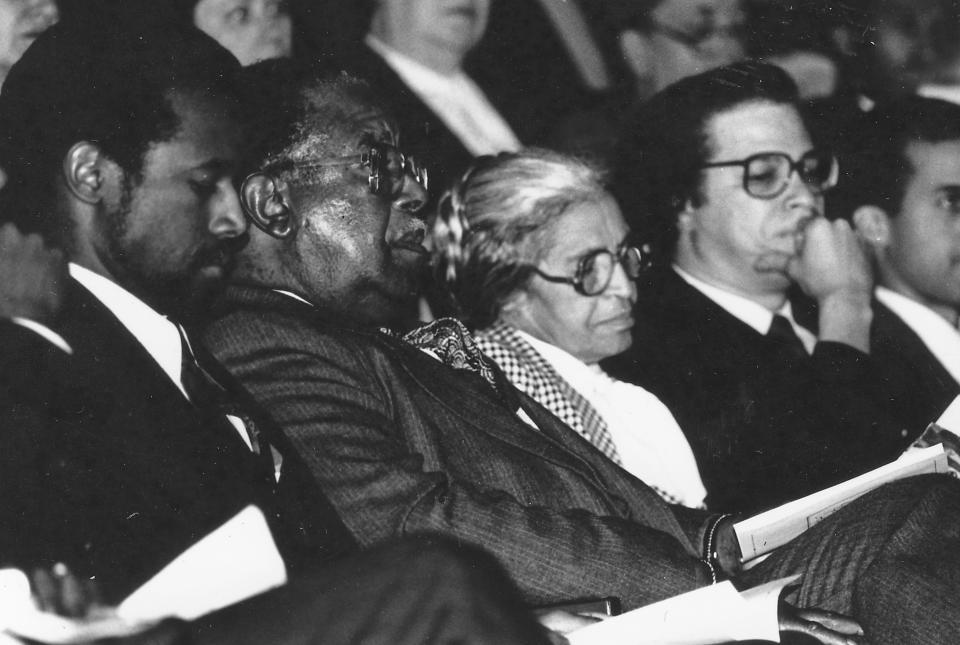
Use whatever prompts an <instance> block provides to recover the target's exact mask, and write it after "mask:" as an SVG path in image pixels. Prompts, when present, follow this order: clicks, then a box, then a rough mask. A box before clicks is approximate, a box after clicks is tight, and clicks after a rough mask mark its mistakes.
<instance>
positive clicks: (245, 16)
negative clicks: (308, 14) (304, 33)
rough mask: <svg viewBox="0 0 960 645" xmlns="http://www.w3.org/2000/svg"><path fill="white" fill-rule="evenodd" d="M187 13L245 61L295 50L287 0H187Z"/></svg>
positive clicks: (184, 4)
mask: <svg viewBox="0 0 960 645" xmlns="http://www.w3.org/2000/svg"><path fill="white" fill-rule="evenodd" d="M180 8H181V11H182V12H183V14H182V15H183V16H184V17H187V18H188V19H189V20H190V21H192V23H193V24H194V25H196V26H197V27H199V28H200V29H201V30H203V31H204V32H206V33H207V35H209V36H211V37H212V38H213V39H214V40H216V41H217V42H218V43H220V45H221V46H222V47H224V48H226V49H227V50H229V51H230V53H231V54H233V55H234V56H236V57H237V60H239V61H240V64H241V65H244V66H246V65H252V64H253V63H256V62H258V61H261V60H267V59H270V58H286V57H289V56H290V55H291V54H292V52H293V21H292V19H291V17H290V12H289V11H288V9H287V3H286V0H185V1H181V2H180Z"/></svg>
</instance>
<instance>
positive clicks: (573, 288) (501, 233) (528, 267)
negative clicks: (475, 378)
mask: <svg viewBox="0 0 960 645" xmlns="http://www.w3.org/2000/svg"><path fill="white" fill-rule="evenodd" d="M432 235H433V244H434V263H435V266H436V269H437V273H438V277H439V279H440V281H441V282H442V283H444V284H445V285H446V287H447V288H448V290H449V293H450V295H451V297H452V299H453V304H454V307H455V309H456V311H457V312H458V313H459V315H460V316H461V317H462V318H463V319H464V321H465V322H466V323H467V324H468V325H469V326H470V327H471V328H473V329H474V330H475V336H476V338H477V342H478V344H479V345H480V348H481V349H482V350H483V351H484V352H485V353H487V354H488V355H489V356H490V357H491V358H493V359H494V360H496V361H497V363H499V365H500V367H501V368H502V369H503V371H504V373H505V374H506V375H507V377H508V378H509V379H510V380H511V381H512V382H513V383H514V385H516V386H517V387H518V388H519V389H521V390H523V391H524V392H526V393H527V394H528V395H530V396H531V397H533V398H534V399H536V400H537V401H538V402H539V403H540V404H541V405H543V406H544V407H546V408H547V409H549V410H550V411H551V412H553V413H554V414H555V415H557V416H558V417H559V418H560V419H562V420H563V421H565V422H566V423H567V424H568V425H570V426H571V427H572V428H573V429H574V430H576V431H577V432H578V433H580V434H581V435H582V436H583V437H584V438H585V439H587V440H589V441H590V442H592V443H593V444H594V445H595V446H596V447H597V448H598V449H599V450H601V451H602V452H603V453H604V454H606V455H607V456H608V457H609V458H610V459H612V460H614V461H616V462H617V463H619V464H620V465H622V466H623V467H624V468H625V469H626V470H627V471H629V472H631V473H632V474H633V475H635V476H637V477H638V478H640V479H642V480H643V481H644V482H646V483H647V484H648V485H650V486H652V487H653V488H655V489H656V490H657V491H658V492H660V493H661V495H662V496H663V497H664V498H665V499H667V500H668V501H672V502H677V503H681V504H684V505H686V506H691V507H696V506H702V505H703V501H704V497H705V495H706V491H705V490H704V488H703V483H702V482H701V481H700V475H699V471H698V469H697V464H696V461H695V460H694V457H693V453H692V452H691V450H690V446H689V445H688V443H687V441H686V439H685V437H684V436H683V433H682V431H681V430H680V428H679V426H678V425H677V422H676V421H675V420H674V418H673V416H672V415H671V414H670V412H669V410H667V408H666V406H664V405H663V404H662V403H661V402H660V401H659V400H658V399H657V398H656V397H655V396H654V395H653V394H651V393H649V392H647V391H646V390H644V389H642V388H640V387H637V386H634V385H630V384H627V383H623V382H621V381H617V380H614V379H612V378H611V377H610V376H608V375H607V374H606V373H604V372H603V370H601V369H600V367H599V366H598V365H597V363H598V362H599V361H600V360H601V359H603V358H607V357H608V356H613V355H614V354H618V353H620V352H622V351H624V350H625V349H627V348H628V347H629V346H630V343H631V328H632V327H633V306H634V303H635V300H636V287H635V285H634V280H635V279H636V278H637V277H639V275H640V272H641V270H642V267H643V263H644V257H643V252H642V251H641V250H640V249H638V248H637V247H635V246H632V245H631V243H630V241H629V239H628V228H627V224H626V222H625V221H624V219H623V216H622V215H621V214H620V209H619V208H618V207H617V204H616V202H614V200H613V198H612V197H611V196H610V194H609V193H608V192H607V190H606V188H605V187H604V185H603V183H602V178H601V176H600V174H599V173H598V172H597V171H596V170H595V169H594V168H592V167H591V166H589V165H587V164H585V163H583V162H581V161H578V160H576V159H574V158H572V157H568V156H565V155H561V154H558V153H554V152H548V151H545V150H527V151H524V152H520V153H504V154H501V155H498V156H496V157H481V158H479V159H477V160H476V161H475V162H474V164H473V165H472V166H471V167H470V168H469V169H468V171H467V172H466V173H465V174H464V175H463V177H462V178H461V179H460V180H459V181H458V182H457V183H456V184H455V185H454V187H453V188H452V189H451V191H450V192H449V193H447V195H445V196H444V198H443V199H442V200H441V203H440V212H439V215H438V217H437V220H436V222H435V224H434V228H433V231H432Z"/></svg>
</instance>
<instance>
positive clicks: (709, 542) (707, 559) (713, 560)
mask: <svg viewBox="0 0 960 645" xmlns="http://www.w3.org/2000/svg"><path fill="white" fill-rule="evenodd" d="M731 517H733V515H732V514H730V513H724V514H723V515H719V516H717V517H715V518H714V519H713V520H711V521H710V526H708V527H707V532H706V533H705V534H704V536H703V558H702V561H703V563H704V564H705V565H707V568H708V569H710V580H711V584H717V582H718V581H719V580H720V576H721V575H722V574H723V567H721V566H720V554H719V553H717V544H716V538H717V528H718V527H719V526H720V523H721V522H723V521H724V520H726V519H729V518H731Z"/></svg>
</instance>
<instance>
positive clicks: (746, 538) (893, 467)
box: [733, 444, 948, 560]
mask: <svg viewBox="0 0 960 645" xmlns="http://www.w3.org/2000/svg"><path fill="white" fill-rule="evenodd" d="M947 470H948V468H947V456H946V454H945V453H944V451H943V447H942V446H940V445H939V444H938V445H936V446H931V447H929V448H923V449H922V450H914V451H910V452H906V453H904V454H903V455H901V456H900V458H899V459H898V460H896V461H894V462H892V463H889V464H887V465H886V466H881V467H880V468H877V469H875V470H871V471H870V472H868V473H864V474H863V475H860V476H859V477H854V478H853V479H850V480H848V481H845V482H843V483H842V484H837V485H836V486H832V487H831V488H827V489H826V490H822V491H820V492H817V493H813V494H812V495H807V496H806V497H803V498H801V499H798V500H795V501H792V502H788V503H787V504H784V505H783V506H778V507H777V508H774V509H771V510H769V511H766V512H765V513H760V514H759V515H755V516H753V517H749V518H747V519H745V520H743V521H742V522H737V523H736V524H734V525H733V528H734V530H735V531H736V534H737V539H738V540H739V541H740V551H741V553H742V554H743V559H744V560H751V559H752V558H755V557H757V556H759V555H763V554H764V553H767V552H769V551H772V550H773V549H775V548H777V547H779V546H782V545H784V544H786V543H787V542H789V541H790V540H792V539H794V538H795V537H797V536H798V535H800V534H801V533H803V532H804V531H806V530H807V529H809V528H810V527H811V526H813V525H815V524H817V523H818V522H820V520H822V519H823V518H825V517H828V516H830V515H831V514H833V513H835V512H836V511H837V510H839V509H840V508H842V507H844V506H846V505H847V504H849V503H850V502H852V501H853V500H855V499H857V498H858V497H860V496H861V495H863V494H865V493H868V492H870V491H871V490H873V489H874V488H877V487H879V486H880V485H882V484H885V483H887V482H890V481H894V480H897V479H903V478H904V477H911V476H913V475H920V474H924V473H945V472H947Z"/></svg>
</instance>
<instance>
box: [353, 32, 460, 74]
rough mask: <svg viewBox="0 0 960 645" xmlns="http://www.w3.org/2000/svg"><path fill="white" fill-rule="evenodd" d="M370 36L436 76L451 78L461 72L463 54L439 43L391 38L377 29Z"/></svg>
mask: <svg viewBox="0 0 960 645" xmlns="http://www.w3.org/2000/svg"><path fill="white" fill-rule="evenodd" d="M370 33H371V35H372V36H373V37H374V38H376V39H377V40H379V41H380V42H382V43H383V44H384V45H386V46H387V47H389V48H390V49H392V50H394V51H396V52H398V53H400V54H403V55H404V56H406V57H407V58H410V59H413V60H415V61H417V62H418V63H420V64H421V65H423V66H424V67H427V68H429V69H431V70H433V71H434V72H436V73H438V74H443V75H444V76H452V75H453V74H457V73H460V72H461V71H463V58H464V55H465V52H461V51H456V50H451V49H450V48H449V47H444V46H443V45H442V44H440V43H435V42H432V41H429V40H416V39H410V38H402V37H399V38H391V37H390V36H391V34H389V33H388V32H387V31H386V29H377V28H376V24H375V25H374V29H372V30H371V32H370Z"/></svg>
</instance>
